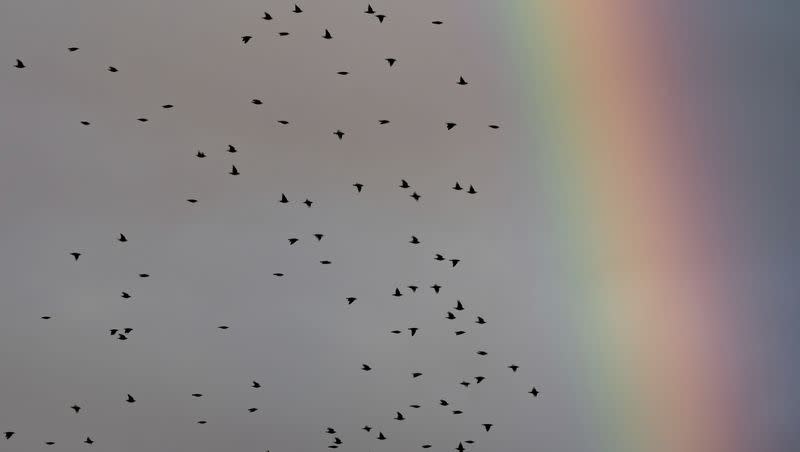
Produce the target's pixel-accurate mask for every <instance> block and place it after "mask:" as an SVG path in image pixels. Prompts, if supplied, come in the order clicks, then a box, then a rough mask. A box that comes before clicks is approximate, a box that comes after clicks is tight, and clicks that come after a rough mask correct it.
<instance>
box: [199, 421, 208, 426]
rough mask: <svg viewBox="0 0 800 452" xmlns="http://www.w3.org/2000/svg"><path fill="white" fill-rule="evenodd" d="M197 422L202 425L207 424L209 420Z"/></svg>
mask: <svg viewBox="0 0 800 452" xmlns="http://www.w3.org/2000/svg"><path fill="white" fill-rule="evenodd" d="M197 423H198V424H200V425H205V424H208V421H197Z"/></svg>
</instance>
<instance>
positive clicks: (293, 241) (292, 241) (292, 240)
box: [289, 237, 300, 245]
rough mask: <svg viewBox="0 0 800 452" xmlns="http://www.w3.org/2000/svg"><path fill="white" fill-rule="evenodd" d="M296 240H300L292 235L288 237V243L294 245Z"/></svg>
mask: <svg viewBox="0 0 800 452" xmlns="http://www.w3.org/2000/svg"><path fill="white" fill-rule="evenodd" d="M298 240H300V239H296V238H294V237H292V238H290V239H289V245H294V244H295V243H297V241H298Z"/></svg>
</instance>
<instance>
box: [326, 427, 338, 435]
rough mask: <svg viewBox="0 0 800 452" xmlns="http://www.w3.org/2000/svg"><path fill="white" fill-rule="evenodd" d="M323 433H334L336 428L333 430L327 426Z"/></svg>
mask: <svg viewBox="0 0 800 452" xmlns="http://www.w3.org/2000/svg"><path fill="white" fill-rule="evenodd" d="M325 433H327V434H329V435H333V434H335V433H336V430H334V429H333V427H328V428H327V429H325Z"/></svg>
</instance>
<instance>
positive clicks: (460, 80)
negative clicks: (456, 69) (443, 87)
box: [458, 77, 467, 85]
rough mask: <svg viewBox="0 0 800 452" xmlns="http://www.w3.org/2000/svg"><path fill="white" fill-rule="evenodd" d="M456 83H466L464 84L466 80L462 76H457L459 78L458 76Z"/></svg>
mask: <svg viewBox="0 0 800 452" xmlns="http://www.w3.org/2000/svg"><path fill="white" fill-rule="evenodd" d="M458 84H459V85H466V84H467V81H466V80H464V77H459V78H458Z"/></svg>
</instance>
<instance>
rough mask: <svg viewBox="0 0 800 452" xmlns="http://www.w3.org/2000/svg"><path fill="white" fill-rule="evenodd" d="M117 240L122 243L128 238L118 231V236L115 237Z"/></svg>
mask: <svg viewBox="0 0 800 452" xmlns="http://www.w3.org/2000/svg"><path fill="white" fill-rule="evenodd" d="M117 241H119V242H123V243H124V242H127V241H128V238H127V237H125V234H122V233H120V234H119V238H118V239H117Z"/></svg>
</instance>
